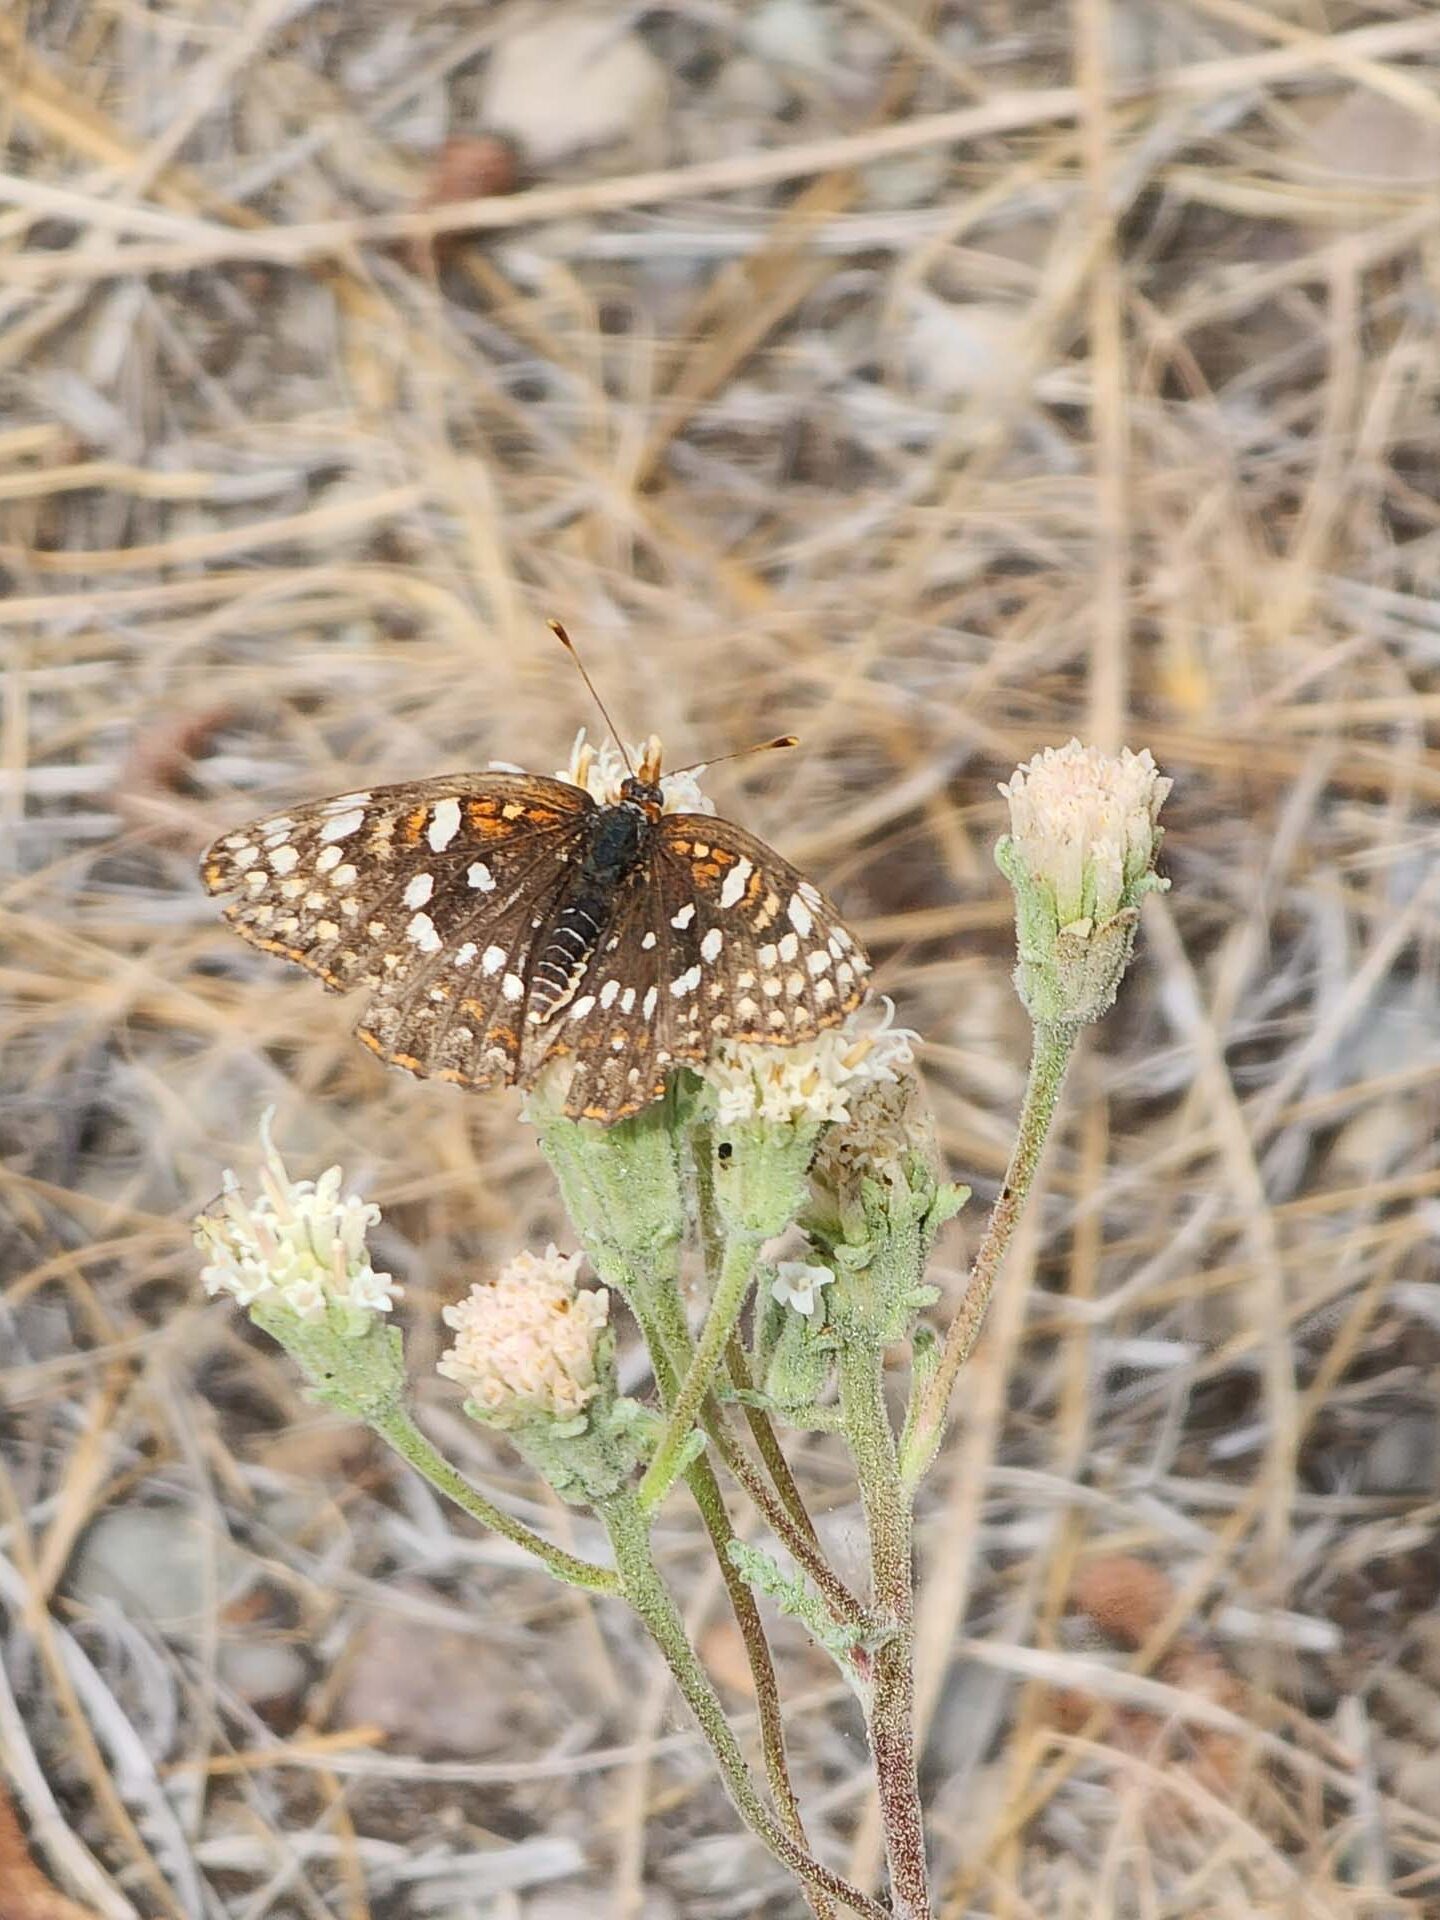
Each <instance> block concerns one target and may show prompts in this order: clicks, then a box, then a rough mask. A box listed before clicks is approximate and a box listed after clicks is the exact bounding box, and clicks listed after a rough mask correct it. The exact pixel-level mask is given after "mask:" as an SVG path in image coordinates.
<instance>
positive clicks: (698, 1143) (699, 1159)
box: [690, 1126, 819, 1578]
mask: <svg viewBox="0 0 1440 1920" xmlns="http://www.w3.org/2000/svg"><path fill="white" fill-rule="evenodd" d="M690 1162H691V1165H692V1166H693V1168H694V1170H695V1197H696V1201H697V1209H696V1210H697V1212H698V1214H699V1223H700V1245H701V1249H702V1251H703V1253H704V1256H705V1273H706V1277H707V1278H708V1280H709V1282H710V1285H711V1288H712V1289H713V1288H714V1285H715V1282H716V1279H717V1277H718V1276H719V1272H720V1263H721V1261H722V1259H723V1257H724V1252H725V1235H724V1232H723V1230H722V1228H721V1225H720V1212H719V1208H718V1207H717V1205H716V1201H715V1169H714V1164H713V1162H712V1160H711V1157H710V1129H709V1128H708V1127H706V1126H696V1127H692V1128H691V1130H690ZM725 1370H726V1372H727V1373H728V1375H729V1377H730V1384H731V1386H732V1387H737V1388H740V1389H742V1390H743V1389H748V1388H750V1387H753V1385H754V1381H753V1379H752V1378H751V1374H750V1363H749V1361H748V1360H747V1359H746V1357H745V1348H744V1344H743V1342H742V1341H741V1339H740V1335H739V1331H738V1329H736V1330H732V1332H731V1335H730V1338H729V1339H728V1340H727V1341H726V1343H725ZM744 1411H745V1423H746V1425H747V1426H748V1427H749V1429H750V1432H751V1435H752V1437H753V1438H754V1441H755V1445H756V1447H757V1448H758V1450H759V1453H760V1458H761V1460H762V1461H763V1462H764V1465H765V1471H766V1472H767V1473H768V1474H769V1476H770V1481H771V1484H772V1485H773V1487H774V1488H775V1491H776V1493H777V1494H778V1495H779V1497H780V1500H781V1502H782V1504H783V1506H784V1508H785V1511H786V1513H788V1514H789V1516H790V1519H791V1521H792V1522H793V1524H794V1527H795V1528H796V1529H798V1531H799V1532H800V1533H801V1534H802V1535H804V1536H805V1537H807V1538H808V1539H809V1541H810V1543H811V1545H812V1546H814V1547H816V1548H817V1549H818V1547H819V1540H818V1539H817V1537H816V1533H815V1527H814V1523H813V1522H812V1520H811V1518H810V1515H809V1513H808V1511H807V1510H806V1506H805V1501H804V1498H803V1496H802V1495H801V1492H800V1489H799V1487H798V1486H797V1485H796V1482H795V1476H794V1474H793V1473H791V1471H790V1462H789V1461H788V1460H787V1459H786V1458H785V1455H784V1453H783V1452H782V1450H781V1447H780V1440H779V1437H778V1435H777V1434H776V1432H775V1429H774V1427H773V1426H772V1424H771V1421H770V1416H769V1414H767V1413H766V1412H765V1410H764V1408H763V1407H756V1406H752V1405H750V1404H748V1403H745V1407H744ZM751 1497H752V1498H753V1497H754V1496H753V1495H752V1496H751ZM771 1524H772V1526H773V1524H774V1523H773V1522H772V1523H771ZM776 1532H777V1535H778V1537H779V1538H780V1539H782V1540H783V1541H784V1542H785V1544H786V1546H787V1547H789V1548H790V1551H791V1552H792V1553H793V1552H794V1551H795V1549H794V1547H793V1546H792V1545H791V1542H790V1539H789V1536H788V1530H787V1529H785V1528H779V1529H776ZM798 1557H800V1556H797V1558H798ZM809 1571H810V1572H811V1577H812V1578H814V1577H815V1575H814V1571H813V1569H810V1570H809Z"/></svg>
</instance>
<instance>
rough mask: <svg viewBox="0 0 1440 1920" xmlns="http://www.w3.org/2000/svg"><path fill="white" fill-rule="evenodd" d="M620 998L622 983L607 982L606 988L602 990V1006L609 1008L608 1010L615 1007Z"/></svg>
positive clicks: (615, 981) (616, 981)
mask: <svg viewBox="0 0 1440 1920" xmlns="http://www.w3.org/2000/svg"><path fill="white" fill-rule="evenodd" d="M619 997H620V982H619V981H618V980H607V981H606V982H605V984H604V986H603V987H602V988H601V989H600V1004H601V1006H602V1007H607V1008H608V1007H613V1006H614V1004H615V1002H616V1001H617V1000H618V999H619Z"/></svg>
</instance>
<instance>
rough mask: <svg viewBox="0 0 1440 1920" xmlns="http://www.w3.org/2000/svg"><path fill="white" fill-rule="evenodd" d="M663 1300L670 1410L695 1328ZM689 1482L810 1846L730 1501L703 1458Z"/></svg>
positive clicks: (770, 1769)
mask: <svg viewBox="0 0 1440 1920" xmlns="http://www.w3.org/2000/svg"><path fill="white" fill-rule="evenodd" d="M662 1299H663V1300H666V1301H671V1300H673V1302H674V1311H673V1312H665V1313H657V1315H656V1317H655V1318H654V1319H651V1318H650V1317H649V1316H648V1315H644V1314H637V1318H639V1320H640V1327H641V1331H642V1332H643V1334H644V1335H645V1344H646V1345H647V1347H648V1348H649V1350H650V1365H651V1369H652V1371H653V1372H654V1375H655V1384H656V1386H657V1387H658V1388H659V1390H660V1399H661V1403H662V1404H663V1405H666V1406H668V1405H669V1404H670V1403H671V1401H673V1400H674V1398H675V1393H676V1389H677V1385H678V1382H679V1370H680V1367H681V1366H683V1365H684V1356H685V1354H686V1353H687V1352H688V1349H689V1341H690V1330H689V1328H688V1327H687V1326H686V1325H685V1316H684V1315H683V1313H681V1312H680V1311H679V1294H678V1292H677V1291H676V1290H675V1289H674V1288H673V1287H671V1288H668V1289H667V1288H657V1289H654V1290H652V1291H651V1292H650V1294H649V1302H650V1305H651V1306H652V1307H655V1306H657V1305H658V1303H659V1302H660V1301H661V1300H662ZM661 1320H669V1321H670V1322H671V1328H670V1331H671V1337H672V1340H674V1341H676V1342H678V1344H677V1345H675V1346H674V1347H673V1349H672V1346H671V1342H670V1341H667V1340H666V1338H665V1337H664V1334H663V1333H662V1331H661V1328H660V1325H659V1322H660V1321H661ZM676 1322H678V1331H677V1329H676V1324H675V1323H676ZM676 1356H678V1358H677V1357H676ZM685 1484H686V1486H687V1487H688V1488H689V1489H690V1495H691V1498H692V1499H693V1500H694V1502H695V1505H696V1507H697V1508H698V1509H699V1512H700V1518H701V1520H702V1521H703V1523H704V1526H705V1531H706V1533H707V1534H708V1535H709V1537H710V1544H711V1546H712V1547H713V1548H714V1550H715V1558H716V1560H717V1561H718V1562H719V1566H720V1575H721V1578H722V1579H723V1580H724V1582H725V1592H726V1595H727V1597H728V1598H729V1601H730V1606H731V1610H732V1611H733V1613H734V1615H735V1624H736V1625H737V1626H738V1627H739V1629H740V1638H741V1640H742V1641H743V1642H744V1645H745V1657H746V1659H747V1661H748V1662H749V1665H750V1677H751V1680H752V1682H753V1683H754V1687H755V1711H756V1714H757V1716H758V1718H759V1722H760V1745H761V1750H762V1752H763V1754H764V1758H765V1778H766V1780H767V1782H768V1783H769V1787H770V1798H771V1800H772V1801H773V1802H774V1805H775V1809H776V1811H777V1812H778V1813H779V1815H780V1818H781V1820H782V1821H783V1822H784V1823H785V1828H786V1831H787V1832H788V1833H789V1835H790V1837H791V1839H792V1840H794V1841H795V1842H796V1844H797V1845H798V1846H800V1847H805V1846H807V1844H808V1843H807V1841H806V1837H805V1823H804V1820H803V1818H802V1816H801V1813H800V1802H799V1801H798V1800H797V1799H796V1797H795V1788H794V1786H793V1785H792V1783H791V1780H790V1766H789V1760H788V1758H787V1755H786V1752H785V1722H784V1717H783V1715H782V1713H781V1709H780V1687H779V1683H778V1681H777V1680H776V1677H775V1663H774V1661H773V1660H772V1659H771V1657H770V1643H769V1641H768V1640H767V1639H766V1638H765V1623H764V1621H763V1620H762V1619H761V1617H760V1608H759V1605H758V1603H757V1602H756V1599H755V1595H754V1594H753V1593H752V1592H751V1590H750V1585H749V1582H748V1581H747V1580H746V1579H745V1577H744V1576H743V1574H742V1573H741V1572H740V1569H739V1568H738V1567H737V1566H736V1565H735V1562H734V1561H733V1560H732V1559H731V1557H730V1543H731V1541H732V1540H734V1539H735V1538H736V1534H735V1529H734V1528H733V1527H732V1526H731V1524H730V1516H729V1514H728V1513H727V1512H726V1511H725V1497H724V1495H723V1494H722V1493H721V1491H720V1482H719V1481H718V1480H717V1479H716V1477H715V1469H714V1468H713V1467H712V1466H711V1465H710V1462H709V1461H708V1460H707V1459H705V1458H704V1456H703V1455H702V1456H701V1458H700V1459H698V1460H696V1461H694V1462H692V1464H691V1465H690V1467H689V1468H688V1470H687V1471H686V1474H685ZM811 1903H812V1906H813V1907H814V1911H815V1914H816V1916H817V1920H830V1915H831V1914H832V1913H833V1911H834V1909H833V1907H832V1906H831V1905H830V1903H829V1902H828V1901H827V1900H826V1899H825V1898H824V1896H823V1895H820V1894H816V1893H813V1892H812V1894H811Z"/></svg>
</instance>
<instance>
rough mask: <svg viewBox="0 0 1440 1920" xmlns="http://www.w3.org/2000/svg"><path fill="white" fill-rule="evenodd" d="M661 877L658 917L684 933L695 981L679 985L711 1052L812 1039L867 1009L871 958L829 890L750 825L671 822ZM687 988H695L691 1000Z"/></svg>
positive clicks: (676, 816) (663, 824) (673, 817)
mask: <svg viewBox="0 0 1440 1920" xmlns="http://www.w3.org/2000/svg"><path fill="white" fill-rule="evenodd" d="M655 868H656V875H657V885H658V888H659V890H660V892H661V893H662V895H663V905H662V906H661V908H660V911H659V914H658V915H657V917H658V918H659V919H660V921H661V923H662V925H667V926H669V927H671V928H675V929H678V930H679V931H680V932H681V933H683V934H684V936H685V938H686V940H687V942H688V944H687V946H686V948H685V949H684V951H685V952H686V953H687V954H688V955H689V956H690V958H689V959H688V962H687V965H688V967H689V969H690V972H689V973H688V974H681V975H679V976H678V978H677V977H672V980H671V982H670V983H669V984H670V985H671V986H672V988H675V989H676V990H677V991H679V996H680V1000H681V1011H682V1014H683V1015H684V1017H686V1018H688V1019H689V1020H690V1025H691V1028H692V1029H698V1033H699V1037H700V1039H701V1041H702V1043H703V1045H702V1050H703V1051H704V1052H705V1053H708V1052H710V1051H711V1049H712V1048H713V1047H715V1046H717V1045H718V1044H719V1043H720V1042H721V1041H723V1040H746V1041H752V1042H759V1043H761V1044H769V1045H774V1046H793V1045H795V1044H796V1043H797V1042H799V1041H802V1040H811V1039H813V1038H814V1037H815V1035H816V1034H817V1033H819V1032H820V1031H821V1030H822V1029H823V1028H825V1027H832V1026H835V1025H837V1024H838V1023H839V1022H840V1021H841V1020H843V1019H844V1017H845V1015H846V1014H847V1013H850V1012H852V1011H853V1010H854V1008H856V1007H858V1006H859V1004H860V1002H861V1001H862V1000H863V999H864V997H865V994H866V991H867V988H866V984H865V983H866V978H867V976H868V974H869V972H870V962H869V959H868V958H867V956H866V954H865V951H864V949H863V948H862V947H861V946H860V944H859V942H858V941H857V940H856V939H855V938H854V936H853V935H852V934H851V933H850V931H849V930H848V928H847V927H846V926H845V924H844V922H843V921H842V920H841V919H840V916H839V915H838V914H837V913H836V911H835V909H834V907H833V906H832V905H831V904H830V902H829V901H828V900H827V899H826V898H825V896H824V894H823V893H821V891H820V889H819V888H818V887H817V886H815V885H814V884H813V883H812V882H811V881H809V880H807V879H806V878H805V876H804V875H803V874H801V873H799V872H797V871H796V869H795V868H794V867H792V866H791V865H790V864H789V862H788V861H786V860H782V859H781V858H780V856H779V854H777V853H775V852H774V851H773V850H772V849H771V848H769V847H767V846H766V845H765V843H764V841H762V840H757V839H756V838H755V836H754V835H753V834H750V833H746V832H745V830H744V828H743V827H737V826H735V825H734V824H733V823H732V822H731V821H729V820H722V819H719V818H718V817H716V816H714V815H709V814H698V813H697V814H685V813H673V814H667V815H666V816H665V817H664V819H662V820H661V821H660V823H659V830H658V837H657V847H656V858H655ZM673 937H674V935H673V934H672V938H673ZM679 978H683V979H687V980H688V979H691V978H693V981H694V989H693V995H692V994H691V993H690V992H688V991H683V990H680V989H679V986H678V979H679Z"/></svg>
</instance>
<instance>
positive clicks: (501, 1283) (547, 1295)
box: [439, 1245, 610, 1425]
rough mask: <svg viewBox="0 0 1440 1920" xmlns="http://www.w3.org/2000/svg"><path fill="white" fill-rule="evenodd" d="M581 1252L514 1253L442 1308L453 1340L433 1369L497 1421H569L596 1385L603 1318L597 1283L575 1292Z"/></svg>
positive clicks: (605, 1299) (603, 1298) (603, 1299)
mask: <svg viewBox="0 0 1440 1920" xmlns="http://www.w3.org/2000/svg"><path fill="white" fill-rule="evenodd" d="M583 1258H584V1255H583V1254H579V1253H572V1254H561V1253H560V1252H558V1251H557V1249H556V1248H555V1247H554V1246H553V1245H551V1246H549V1247H547V1248H546V1249H545V1252H544V1253H543V1254H540V1255H537V1254H533V1253H530V1252H525V1253H519V1254H516V1256H515V1258H514V1259H513V1260H511V1261H509V1262H508V1263H507V1264H506V1265H505V1266H503V1267H502V1268H501V1269H500V1271H499V1273H498V1274H497V1275H496V1276H495V1278H494V1279H493V1280H490V1281H482V1282H480V1283H479V1284H477V1285H475V1286H473V1287H472V1288H471V1289H470V1292H469V1293H468V1295H467V1296H466V1297H465V1299H463V1300H461V1301H458V1302H456V1304H455V1305H454V1306H449V1307H446V1308H444V1309H443V1318H444V1321H445V1324H446V1326H447V1327H450V1328H452V1329H453V1331H454V1333H455V1335H456V1339H455V1344H454V1345H453V1346H452V1347H451V1348H450V1349H449V1351H448V1352H447V1353H446V1354H445V1356H444V1358H443V1359H442V1360H440V1362H439V1371H440V1372H441V1373H443V1374H444V1375H445V1377H446V1378H447V1379H449V1380H455V1381H458V1382H459V1384H460V1385H461V1386H463V1387H464V1388H465V1389H466V1390H467V1392H468V1394H469V1396H470V1399H471V1400H472V1401H473V1403H474V1405H475V1406H476V1407H477V1408H478V1409H479V1410H480V1411H481V1412H482V1413H483V1414H485V1415H486V1416H487V1417H489V1418H491V1419H492V1420H493V1421H494V1423H495V1424H497V1425H507V1424H513V1423H515V1422H517V1421H521V1420H527V1419H532V1418H534V1417H536V1416H540V1417H541V1418H545V1417H558V1418H560V1419H564V1420H569V1419H573V1418H574V1417H575V1416H576V1415H577V1414H579V1413H581V1412H583V1410H584V1409H585V1408H586V1407H587V1406H588V1405H589V1403H590V1402H591V1400H593V1399H594V1397H595V1395H596V1394H597V1393H598V1392H599V1390H600V1381H599V1379H598V1378H597V1374H596V1365H595V1360H596V1348H597V1345H598V1343H599V1341H600V1338H601V1336H602V1334H603V1333H604V1331H605V1328H606V1325H607V1323H608V1321H609V1317H610V1295H609V1294H608V1293H607V1292H606V1290H605V1289H604V1288H603V1287H599V1288H596V1289H594V1290H593V1291H588V1290H584V1289H577V1287H576V1284H575V1282H576V1275H577V1273H578V1271H579V1268H580V1264H581V1261H582V1260H583Z"/></svg>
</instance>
